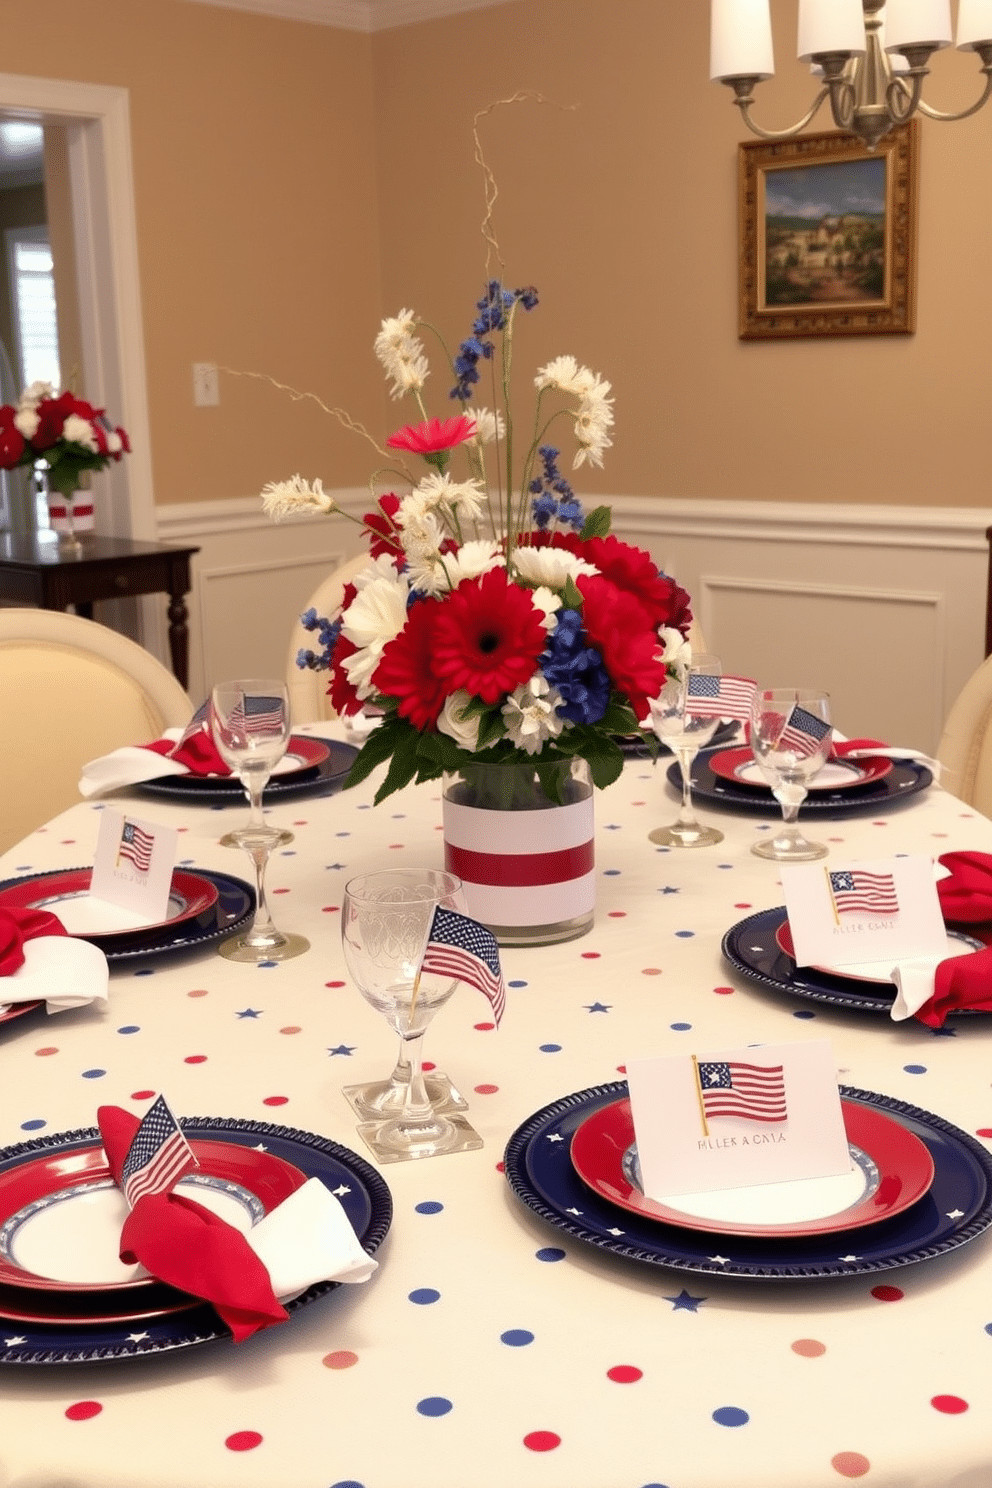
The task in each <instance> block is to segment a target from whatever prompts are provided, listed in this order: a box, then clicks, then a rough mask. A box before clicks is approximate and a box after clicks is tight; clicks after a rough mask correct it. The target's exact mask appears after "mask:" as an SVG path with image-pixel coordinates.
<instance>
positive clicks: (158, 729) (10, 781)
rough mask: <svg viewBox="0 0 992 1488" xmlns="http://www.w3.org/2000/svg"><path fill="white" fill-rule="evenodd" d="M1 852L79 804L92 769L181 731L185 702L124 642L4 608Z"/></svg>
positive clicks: (170, 681)
mask: <svg viewBox="0 0 992 1488" xmlns="http://www.w3.org/2000/svg"><path fill="white" fill-rule="evenodd" d="M0 698H2V699H3V708H4V726H3V728H2V729H0V803H2V804H0V850H4V851H5V850H6V849H7V848H8V847H12V846H13V844H14V843H15V842H19V841H20V839H21V838H22V837H24V836H26V835H27V833H28V832H31V831H34V829H35V828H36V827H39V826H41V824H42V823H43V822H45V821H47V820H48V819H49V818H50V817H52V816H55V815H57V814H58V813H59V812H60V811H65V810H67V808H68V807H70V806H73V805H75V803H76V802H77V801H78V800H79V791H78V789H77V783H78V780H79V772H80V768H81V766H82V765H84V764H85V763H86V762H87V760H91V759H95V758H96V757H97V756H98V755H101V754H106V753H107V752H108V751H109V750H111V749H117V748H118V747H119V746H120V745H122V744H141V743H145V742H147V741H148V740H150V739H155V738H158V737H159V736H160V735H161V733H162V730H163V729H165V728H170V727H178V728H181V727H182V726H183V725H184V724H186V723H188V722H189V720H190V718H191V716H192V714H193V704H192V702H191V701H190V699H189V697H188V695H187V694H186V693H185V692H184V691H183V689H182V687H181V686H180V685H179V683H178V682H177V681H176V679H175V677H174V676H173V675H172V673H171V672H170V671H168V670H167V669H166V668H165V667H164V666H163V665H162V663H161V662H160V661H158V660H157V659H156V658H155V657H154V656H152V654H151V652H150V651H146V650H145V649H144V647H143V646H139V645H138V644H137V643H136V642H135V641H132V640H130V639H129V638H128V637H127V636H122V635H119V634H118V633H117V631H114V630H110V629H109V628H108V627H107V626H106V625H99V624H97V623H96V621H93V620H84V619H83V618H82V616H80V615H69V614H63V613H61V612H60V611H56V610H41V609H0Z"/></svg>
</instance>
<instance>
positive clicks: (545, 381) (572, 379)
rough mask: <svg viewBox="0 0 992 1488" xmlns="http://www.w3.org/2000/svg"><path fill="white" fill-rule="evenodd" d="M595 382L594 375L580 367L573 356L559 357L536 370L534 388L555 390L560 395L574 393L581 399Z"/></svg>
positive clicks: (585, 368)
mask: <svg viewBox="0 0 992 1488" xmlns="http://www.w3.org/2000/svg"><path fill="white" fill-rule="evenodd" d="M595 381H596V377H595V374H594V373H592V372H590V371H589V368H588V367H580V366H579V364H578V362H577V361H576V360H575V358H574V357H573V356H560V357H555V358H554V359H553V360H552V361H550V362H549V363H548V364H547V366H546V367H541V368H539V369H538V373H537V376H536V377H535V378H534V386H535V387H536V388H557V390H558V391H559V392H560V393H574V394H575V395H576V397H581V396H582V394H583V393H584V392H586V390H587V389H588V388H589V387H590V386H591V385H592V384H593V383H594V382H595Z"/></svg>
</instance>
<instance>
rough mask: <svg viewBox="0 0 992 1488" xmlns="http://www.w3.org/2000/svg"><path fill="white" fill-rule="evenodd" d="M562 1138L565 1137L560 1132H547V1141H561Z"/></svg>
mask: <svg viewBox="0 0 992 1488" xmlns="http://www.w3.org/2000/svg"><path fill="white" fill-rule="evenodd" d="M564 1140H565V1138H564V1137H563V1136H562V1134H561V1132H549V1134H548V1141H549V1142H563V1141H564Z"/></svg>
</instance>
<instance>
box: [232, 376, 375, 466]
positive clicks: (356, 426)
mask: <svg viewBox="0 0 992 1488" xmlns="http://www.w3.org/2000/svg"><path fill="white" fill-rule="evenodd" d="M218 371H220V372H226V373H227V374H228V376H229V377H254V378H255V379H256V380H257V381H258V382H267V383H268V384H269V385H270V386H271V387H274V388H278V390H279V392H280V393H288V394H289V396H290V398H292V400H293V402H294V403H302V402H304V401H309V402H311V403H316V405H317V407H318V408H322V409H323V410H324V412H325V413H329V414H330V415H331V417H332V418H336V419H337V421H338V423H339V424H341V425H342V427H343V428H345V429H348V430H350V432H351V433H352V434H361V435H362V437H363V438H364V439H367V440H368V442H369V444H370V445H371V446H372V448H373V449H374V450H376V451H377V453H378V454H380V455H382V456H383V457H384V458H385V459H387V460H394V459H395V458H396V456H395V454H394V453H393V452H392V451H391V450H387V449H383V447H382V445H381V444H377V443H376V441H375V440H374V439H373V437H372V435H371V434H370V433H369V431H368V429H366V427H365V425H364V424H360V423H359V422H358V420H357V419H353V418H352V416H351V414H350V413H348V412H347V411H346V409H344V408H331V407H330V406H329V405H328V404H327V403H325V402H324V400H323V398H318V397H317V394H316V393H301V392H300V390H299V389H298V388H294V387H290V386H289V385H288V383H285V382H277V381H276V379H275V378H274V377H270V376H269V374H268V373H267V372H243V371H241V370H240V369H239V368H238V367H219V368H218Z"/></svg>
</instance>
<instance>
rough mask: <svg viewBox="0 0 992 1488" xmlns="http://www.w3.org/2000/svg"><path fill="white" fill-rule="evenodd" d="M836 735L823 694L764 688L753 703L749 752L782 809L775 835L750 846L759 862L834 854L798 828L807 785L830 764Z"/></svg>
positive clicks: (808, 860) (802, 860)
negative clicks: (819, 771) (779, 823)
mask: <svg viewBox="0 0 992 1488" xmlns="http://www.w3.org/2000/svg"><path fill="white" fill-rule="evenodd" d="M832 738H833V731H832V729H831V727H830V699H829V697H828V695H827V694H826V693H825V692H816V691H812V690H810V689H807V688H799V687H766V688H763V689H759V691H758V692H756V693H755V696H754V701H753V703H752V704H751V750H752V753H753V754H754V758H755V760H756V761H757V763H758V766H759V768H760V770H761V772H762V774H763V775H764V777H765V779H766V780H767V781H768V784H769V785H770V786H771V789H772V795H773V796H774V797H775V799H776V801H777V802H778V803H779V805H780V806H781V808H782V822H783V825H782V827H781V828H780V829H779V830H778V831H777V832H776V833H775V835H774V837H767V838H764V839H763V840H762V841H761V842H755V843H753V844H752V847H751V851H752V852H753V853H754V854H755V855H756V856H757V857H759V858H771V859H772V860H773V861H774V862H776V863H811V862H814V861H815V860H816V859H817V858H825V857H826V856H827V854H828V852H829V851H830V849H829V848H828V847H827V845H826V844H825V843H823V842H810V841H809V840H808V839H807V838H806V837H805V836H804V835H803V832H802V829H801V828H800V827H799V826H798V825H797V822H798V817H799V808H800V806H801V805H802V804H803V802H804V801H805V799H806V796H807V794H808V790H809V782H810V780H812V778H813V776H814V775H815V774H816V772H817V770H819V769H821V768H822V767H823V765H825V764H826V761H827V757H828V755H829V754H830V745H831V742H832Z"/></svg>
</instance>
